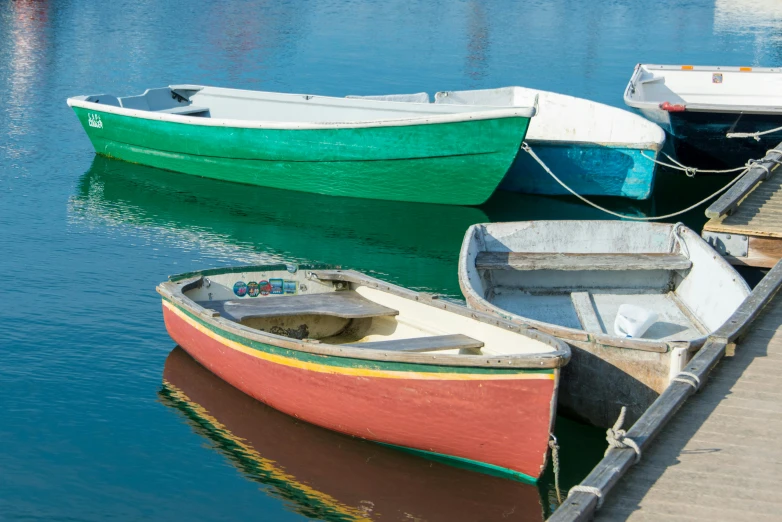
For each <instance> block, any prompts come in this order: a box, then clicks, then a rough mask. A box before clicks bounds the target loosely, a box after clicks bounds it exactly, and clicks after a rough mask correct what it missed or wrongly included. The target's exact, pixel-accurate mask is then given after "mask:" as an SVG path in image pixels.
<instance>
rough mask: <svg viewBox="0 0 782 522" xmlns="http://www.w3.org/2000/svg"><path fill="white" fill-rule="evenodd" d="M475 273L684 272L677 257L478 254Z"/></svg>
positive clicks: (680, 257) (685, 263) (684, 262)
mask: <svg viewBox="0 0 782 522" xmlns="http://www.w3.org/2000/svg"><path fill="white" fill-rule="evenodd" d="M475 267H476V268H477V269H478V270H575V271H580V270H687V269H689V268H691V267H692V261H690V260H689V259H687V258H686V257H685V256H683V255H681V254H575V253H528V252H480V253H479V254H478V257H477V258H476V259H475Z"/></svg>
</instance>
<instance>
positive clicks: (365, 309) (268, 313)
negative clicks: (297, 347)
mask: <svg viewBox="0 0 782 522" xmlns="http://www.w3.org/2000/svg"><path fill="white" fill-rule="evenodd" d="M198 304H199V305H201V306H203V307H204V308H208V309H210V310H214V311H216V312H219V313H220V315H221V316H223V317H225V318H226V319H230V320H232V321H237V322H239V321H242V320H243V319H249V318H263V317H286V316H293V315H330V316H334V317H342V318H345V319H363V318H367V317H380V316H393V315H399V312H398V311H397V310H394V309H392V308H388V307H386V306H383V305H380V304H377V303H375V302H374V301H370V300H369V299H366V298H364V297H362V296H361V295H359V294H358V293H356V292H353V291H343V292H327V293H323V294H305V295H290V296H286V295H282V296H263V297H254V298H244V299H231V300H227V301H202V302H199V303H198Z"/></svg>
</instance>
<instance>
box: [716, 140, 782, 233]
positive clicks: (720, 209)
mask: <svg viewBox="0 0 782 522" xmlns="http://www.w3.org/2000/svg"><path fill="white" fill-rule="evenodd" d="M780 162H782V143H780V144H778V145H777V146H776V147H774V148H773V149H771V150H769V151H768V152H767V153H766V156H765V157H764V158H763V159H761V160H760V161H758V162H756V163H754V164H753V165H752V167H750V169H749V172H747V173H746V174H745V175H744V177H743V178H741V179H740V180H739V181H738V182H737V183H736V184H735V185H733V186H732V187H730V188H729V189H728V190H727V191H726V192H725V193H724V194H723V195H722V196H721V197H720V198H719V199H718V200H717V201H715V202H714V203H712V204H711V205H709V208H707V209H706V217H707V218H709V219H714V218H718V217H722V216H724V215H726V214H730V213H731V212H733V211H734V210H735V209H736V207H737V206H738V204H739V202H740V201H741V200H742V199H743V198H744V196H746V195H747V194H749V193H750V191H752V189H753V188H755V185H757V184H758V183H760V182H762V181H764V180H766V179H768V178H769V177H770V176H771V175H772V173H773V172H774V171H775V170H776V169H777V167H779V165H780Z"/></svg>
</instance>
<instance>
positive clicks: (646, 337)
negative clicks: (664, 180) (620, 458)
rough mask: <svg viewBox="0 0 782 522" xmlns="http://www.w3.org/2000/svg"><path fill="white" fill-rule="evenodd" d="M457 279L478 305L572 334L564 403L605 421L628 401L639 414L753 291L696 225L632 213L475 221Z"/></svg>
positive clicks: (589, 418) (610, 421) (562, 392)
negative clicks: (620, 217) (638, 218)
mask: <svg viewBox="0 0 782 522" xmlns="http://www.w3.org/2000/svg"><path fill="white" fill-rule="evenodd" d="M459 284H460V285H461V288H462V292H463V293H464V296H465V298H466V299H467V303H468V305H469V306H470V307H472V308H474V309H478V310H482V311H487V312H490V313H493V314H496V315H497V316H500V317H502V318H504V319H509V320H511V321H513V322H516V323H518V324H522V325H524V326H527V327H528V328H533V329H536V330H540V331H542V332H546V333H549V334H552V335H554V336H556V337H558V338H560V339H562V340H564V341H566V342H567V343H568V344H570V346H571V347H572V348H573V350H572V361H571V363H570V365H569V366H567V367H566V368H565V369H564V370H563V374H562V381H561V388H560V393H559V404H560V407H562V408H563V410H564V411H567V412H568V413H570V414H571V415H576V416H578V417H580V418H582V419H584V420H587V421H588V422H591V423H592V424H595V425H597V426H602V427H607V426H610V425H611V424H613V423H614V421H615V420H616V418H617V416H618V414H619V410H620V409H621V407H622V406H627V409H628V421H629V423H632V422H634V421H635V419H637V418H638V417H639V416H640V415H641V414H642V413H643V411H644V410H645V409H646V408H647V407H648V406H649V404H651V403H652V402H653V401H654V399H655V398H656V397H657V395H658V394H659V393H661V392H662V391H663V390H664V389H665V388H666V387H667V386H668V384H669V383H670V381H671V379H672V378H674V377H676V375H677V374H678V373H679V372H680V371H681V370H682V369H683V368H684V366H685V365H686V364H687V362H688V361H689V360H690V359H691V358H692V356H693V355H694V353H695V352H697V351H698V349H699V348H700V347H701V346H702V345H703V343H704V341H705V339H706V337H707V336H708V335H709V334H710V333H711V332H712V331H713V330H715V329H716V328H718V327H719V326H720V325H721V324H722V323H723V322H725V321H726V320H727V319H728V317H729V316H730V315H731V314H732V313H733V312H734V311H735V310H736V308H738V306H739V305H740V304H741V303H742V302H743V301H744V299H745V298H746V297H747V296H748V295H749V291H750V290H749V287H748V286H747V284H746V283H745V282H744V280H743V279H742V278H741V276H740V275H739V274H738V273H736V271H735V270H734V269H733V268H732V267H731V266H730V265H729V264H728V263H727V262H725V260H723V259H722V257H720V256H719V255H718V254H717V253H716V252H714V250H712V248H711V247H710V246H709V245H708V244H707V243H705V242H704V241H703V240H702V239H701V238H700V237H699V235H698V234H696V233H695V232H693V231H692V230H690V229H689V228H687V227H686V226H684V225H682V224H676V225H672V224H656V223H633V222H623V221H526V222H516V223H493V224H479V225H473V226H472V227H470V228H469V229H468V230H467V234H466V236H465V238H464V243H463V245H462V250H461V254H460V258H459ZM620 308H621V310H620ZM644 313H645V314H646V315H645V316H644ZM633 314H636V316H635V317H633ZM638 314H640V315H641V316H644V317H640V318H639V317H638ZM655 316H656V317H655ZM644 319H646V321H645V322H646V323H647V324H645V325H643V326H648V329H647V330H646V331H645V332H640V333H641V335H639V336H635V337H628V336H627V335H626V333H627V332H631V333H632V330H633V328H632V326H633V324H635V326H637V327H640V328H641V330H643V326H641V324H640V323H643V322H644ZM634 320H635V323H634ZM617 332H621V333H623V334H624V335H617ZM628 425H629V424H628Z"/></svg>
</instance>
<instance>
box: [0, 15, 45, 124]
mask: <svg viewBox="0 0 782 522" xmlns="http://www.w3.org/2000/svg"><path fill="white" fill-rule="evenodd" d="M10 7H11V12H10V16H6V17H2V18H4V19H3V20H0V27H3V28H4V29H5V30H7V31H8V32H7V33H5V32H4V33H3V40H4V42H3V43H0V56H1V55H2V54H6V53H7V54H8V56H7V58H6V59H5V60H3V61H6V62H7V63H8V73H7V77H6V78H5V82H7V91H6V92H7V96H8V101H7V118H5V120H6V125H7V126H8V136H9V137H14V136H15V135H21V134H26V133H28V132H29V131H30V128H29V127H30V121H29V118H25V117H24V116H25V112H26V111H27V107H28V106H29V104H30V97H31V96H37V95H40V93H38V92H36V91H37V89H38V86H39V85H40V83H41V82H40V79H41V76H42V75H45V74H46V72H47V71H46V68H45V67H44V65H45V64H44V63H42V62H44V61H45V60H46V54H47V51H49V50H50V48H51V45H50V42H49V36H48V30H49V16H48V9H49V4H48V2H31V1H18V2H12V3H11V6H10ZM0 14H1V13H0ZM0 82H2V79H0ZM3 83H4V82H3ZM0 84H2V83H0Z"/></svg>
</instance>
